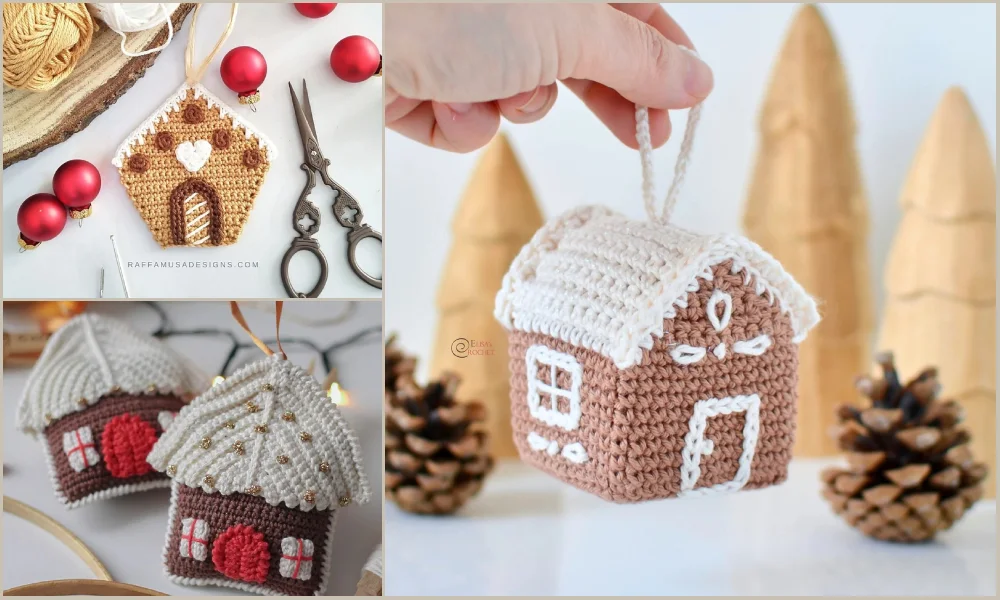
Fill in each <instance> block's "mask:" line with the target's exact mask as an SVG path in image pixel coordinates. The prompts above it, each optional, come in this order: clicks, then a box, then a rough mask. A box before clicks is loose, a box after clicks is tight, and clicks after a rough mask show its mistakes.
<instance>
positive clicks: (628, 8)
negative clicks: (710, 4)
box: [611, 2, 694, 50]
mask: <svg viewBox="0 0 1000 600" xmlns="http://www.w3.org/2000/svg"><path fill="white" fill-rule="evenodd" d="M611 6H613V7H614V8H615V9H616V10H620V11H622V12H623V13H625V14H627V15H630V16H632V17H634V18H636V19H638V20H640V21H642V22H643V23H646V24H647V25H649V26H650V27H652V28H653V29H655V30H657V31H659V32H660V33H661V34H663V37H665V38H667V39H668V40H670V41H671V42H673V43H675V44H680V45H681V46H684V47H685V48H690V49H692V50H694V43H693V42H692V41H691V38H689V37H688V34H687V33H685V31H684V30H683V29H682V28H681V26H680V25H678V24H677V21H675V20H674V18H673V17H671V16H670V15H669V14H667V11H666V10H665V9H664V8H663V7H662V6H660V5H659V4H645V3H632V2H625V3H622V4H614V3H613V4H612V5H611Z"/></svg>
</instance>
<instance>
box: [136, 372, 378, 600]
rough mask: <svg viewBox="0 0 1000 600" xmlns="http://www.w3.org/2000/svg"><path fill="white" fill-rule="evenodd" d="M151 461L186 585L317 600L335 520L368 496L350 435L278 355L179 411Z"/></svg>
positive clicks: (168, 550)
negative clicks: (160, 478) (163, 485)
mask: <svg viewBox="0 0 1000 600" xmlns="http://www.w3.org/2000/svg"><path fill="white" fill-rule="evenodd" d="M149 463H150V464H151V465H152V466H153V467H154V468H155V469H157V470H158V471H162V472H164V473H167V474H168V475H169V476H170V477H171V478H173V480H174V485H173V495H172V496H171V499H170V517H169V524H168V526H167V538H166V545H165V547H164V550H163V559H164V563H165V568H166V572H167V576H168V577H169V578H170V579H171V580H172V581H174V582H177V583H180V584H183V585H219V586H225V587H232V588H237V589H240V590H244V591H247V592H253V593H260V594H278V595H290V596H306V595H320V594H322V593H324V591H325V590H326V581H327V576H328V574H329V570H330V554H331V550H332V547H333V532H334V524H335V522H336V519H337V515H338V514H339V513H340V511H341V510H342V509H343V508H344V507H346V506H348V505H349V504H351V503H352V502H357V503H364V502H367V501H368V500H369V499H370V498H371V489H370V488H369V485H368V479H367V477H366V476H365V473H364V467H363V466H362V460H361V449H360V446H359V445H358V440H357V438H356V437H355V435H354V432H353V431H351V429H350V426H349V425H348V424H347V423H346V422H345V421H344V419H343V417H342V416H341V415H340V412H339V411H338V409H337V407H336V405H334V404H333V403H332V401H331V400H330V398H329V397H327V395H326V393H325V392H324V390H323V389H322V388H321V387H320V385H319V383H318V382H317V381H316V380H315V379H313V378H312V377H311V376H310V375H309V374H308V373H306V372H305V371H304V370H302V369H301V368H299V367H297V366H295V365H293V364H292V363H290V362H289V361H288V360H285V359H283V358H280V357H279V356H278V355H274V356H272V357H269V358H266V359H263V360H261V361H258V362H256V363H253V364H251V365H248V366H246V367H244V368H243V369H240V370H239V371H237V372H236V373H234V374H233V375H232V376H230V377H228V378H227V379H226V380H225V381H223V382H221V383H219V384H217V385H215V386H213V387H212V388H211V389H210V390H208V391H207V392H205V393H204V394H203V395H201V396H199V397H198V398H196V399H195V400H194V401H192V402H191V404H190V405H188V406H186V407H184V409H183V410H181V412H180V415H179V416H178V417H177V421H176V423H175V425H174V427H172V428H171V429H170V430H169V431H168V432H167V435H164V436H163V437H162V438H161V439H160V441H159V442H157V444H156V447H155V448H154V449H153V451H152V452H151V453H150V455H149Z"/></svg>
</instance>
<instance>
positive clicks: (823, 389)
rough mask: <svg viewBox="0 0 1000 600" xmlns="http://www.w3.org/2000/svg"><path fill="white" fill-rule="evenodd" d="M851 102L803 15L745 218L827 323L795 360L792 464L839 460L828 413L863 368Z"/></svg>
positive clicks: (867, 321)
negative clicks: (800, 460) (796, 396)
mask: <svg viewBox="0 0 1000 600" xmlns="http://www.w3.org/2000/svg"><path fill="white" fill-rule="evenodd" d="M849 96H850V95H849V93H848V87H847V79H846V77H845V74H844V69H843V66H842V65H841V62H840V57H839V56H838V54H837V47H836V44H835V43H834V41H833V37H832V35H831V34H830V30H829V28H828V27H827V24H826V22H825V21H824V20H823V17H822V15H821V13H820V11H819V9H818V8H816V7H815V6H813V5H806V6H803V7H802V8H801V9H800V10H799V12H798V14H797V15H796V17H795V19H794V21H793V23H792V25H791V28H790V30H789V32H788V37H787V39H786V40H785V44H784V47H783V48H782V50H781V53H780V54H779V55H778V59H777V64H776V66H775V68H774V73H773V75H772V78H771V83H770V88H769V90H768V93H767V96H766V98H765V100H764V106H763V109H762V111H761V119H760V140H761V141H760V149H759V152H758V155H757V164H756V167H755V170H754V173H753V178H752V181H751V183H750V188H749V193H748V197H747V202H746V207H745V212H744V215H743V226H744V229H745V230H746V232H747V234H748V235H749V236H750V238H751V239H753V240H754V241H756V242H757V243H758V244H760V245H761V246H762V247H763V248H764V249H765V250H767V251H768V252H770V253H771V254H773V255H774V256H775V257H776V258H777V259H778V260H779V261H781V263H782V264H783V265H784V266H785V268H786V269H788V271H789V272H790V273H791V274H792V275H793V276H794V277H795V278H796V279H797V280H798V281H799V282H800V283H801V284H802V285H803V287H805V289H806V290H808V291H809V293H811V294H812V295H814V296H815V297H816V298H817V300H818V301H819V304H820V312H821V314H822V315H823V320H822V321H821V322H820V324H819V325H818V326H817V328H816V329H815V330H814V331H813V332H811V333H810V334H809V338H808V339H807V340H806V341H805V342H804V343H803V344H802V347H801V349H800V352H799V361H800V364H799V413H798V433H797V436H796V446H795V453H796V455H798V456H823V455H829V454H835V453H836V452H837V448H836V445H835V443H834V441H833V440H832V439H831V438H830V436H829V435H828V430H829V428H830V426H832V425H833V424H834V423H835V414H834V411H835V409H836V407H837V406H838V405H839V404H841V403H843V402H844V399H845V398H852V397H854V396H855V395H856V393H857V392H856V391H855V390H854V387H853V380H854V378H855V377H856V376H857V375H858V374H859V373H862V372H865V371H867V370H868V368H869V357H870V344H871V334H872V315H871V284H870V281H869V269H868V244H867V236H868V212H867V206H866V199H865V195H864V190H863V187H862V182H861V176H860V173H859V169H858V161H857V154H856V151H855V148H854V135H855V125H854V115H853V111H852V108H851V102H850V97H849Z"/></svg>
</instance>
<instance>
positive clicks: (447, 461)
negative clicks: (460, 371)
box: [385, 374, 493, 514]
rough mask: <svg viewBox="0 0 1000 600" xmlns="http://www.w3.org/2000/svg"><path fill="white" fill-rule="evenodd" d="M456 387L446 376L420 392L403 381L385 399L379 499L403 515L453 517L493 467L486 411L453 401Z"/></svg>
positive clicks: (454, 380)
mask: <svg viewBox="0 0 1000 600" xmlns="http://www.w3.org/2000/svg"><path fill="white" fill-rule="evenodd" d="M458 382H459V379H458V376H456V375H450V374H446V375H443V376H442V377H441V379H440V380H439V381H435V382H432V383H430V384H429V385H427V386H426V387H422V388H421V387H418V386H417V385H416V384H415V383H413V381H412V379H404V380H401V381H400V382H399V385H398V387H397V389H396V392H395V394H393V395H391V396H389V395H387V396H386V402H387V406H386V419H385V423H386V426H385V429H386V431H385V495H386V497H387V498H389V499H390V500H393V501H394V502H395V503H396V504H397V505H398V506H399V507H400V508H402V509H403V510H406V511H409V512H415V513H422V514H448V513H452V512H455V511H456V510H458V509H459V507H461V506H462V505H463V504H465V503H466V502H467V501H468V500H469V499H470V498H472V497H473V496H474V495H476V493H478V492H479V489H480V488H481V487H482V484H483V478H485V477H486V475H487V474H488V473H489V472H490V470H491V469H492V468H493V458H492V457H491V456H490V454H489V447H488V437H487V434H486V432H485V431H484V430H483V427H482V424H483V421H484V420H485V418H486V408H485V407H484V406H483V405H482V404H480V403H478V402H468V403H465V402H463V403H459V402H456V400H455V389H456V388H457V387H458Z"/></svg>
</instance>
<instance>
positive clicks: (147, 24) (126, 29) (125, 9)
mask: <svg viewBox="0 0 1000 600" xmlns="http://www.w3.org/2000/svg"><path fill="white" fill-rule="evenodd" d="M87 6H88V7H89V8H90V12H91V14H93V15H94V17H96V18H98V19H100V20H101V21H104V23H105V24H106V25H107V26H108V27H109V28H110V29H111V30H112V31H114V32H115V33H117V34H118V35H120V36H122V53H123V54H124V55H125V56H131V57H136V56H145V55H147V54H152V53H154V52H159V51H160V50H163V49H164V48H166V47H167V45H168V44H170V41H171V40H172V39H173V37H174V24H173V22H171V20H170V15H171V14H173V12H174V11H175V10H177V7H178V6H180V4H166V3H158V4H153V3H134V4H133V3H122V2H105V3H90V4H88V5H87ZM164 21H166V23H167V41H165V42H164V43H163V45H162V46H160V47H158V48H150V49H149V50H144V51H142V52H131V51H129V50H128V48H126V47H125V41H126V40H127V39H128V36H127V35H126V34H129V33H135V32H137V31H146V30H147V29H152V28H153V27H157V26H159V25H161V24H162V23H163V22H164Z"/></svg>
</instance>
